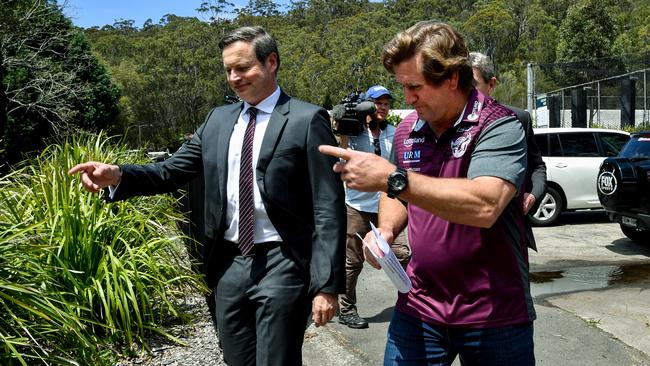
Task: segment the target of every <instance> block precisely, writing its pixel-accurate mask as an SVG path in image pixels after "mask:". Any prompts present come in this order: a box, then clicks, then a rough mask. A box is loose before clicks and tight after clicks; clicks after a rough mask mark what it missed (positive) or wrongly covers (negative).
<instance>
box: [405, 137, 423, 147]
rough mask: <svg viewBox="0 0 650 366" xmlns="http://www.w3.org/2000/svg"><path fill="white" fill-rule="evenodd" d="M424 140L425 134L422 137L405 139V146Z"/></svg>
mask: <svg viewBox="0 0 650 366" xmlns="http://www.w3.org/2000/svg"><path fill="white" fill-rule="evenodd" d="M423 142H424V136H422V137H411V138H408V139H404V146H405V147H411V146H413V144H421V143H423Z"/></svg>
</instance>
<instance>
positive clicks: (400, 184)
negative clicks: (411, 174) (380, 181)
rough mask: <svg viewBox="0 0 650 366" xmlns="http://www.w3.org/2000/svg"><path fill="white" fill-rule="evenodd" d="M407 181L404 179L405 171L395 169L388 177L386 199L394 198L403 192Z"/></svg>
mask: <svg viewBox="0 0 650 366" xmlns="http://www.w3.org/2000/svg"><path fill="white" fill-rule="evenodd" d="M407 185H408V180H407V179H406V169H404V168H397V169H395V171H394V172H392V173H391V174H390V175H389V176H388V191H387V192H386V193H388V197H390V198H395V197H397V196H399V195H400V193H402V192H404V190H405V189H406V186H407Z"/></svg>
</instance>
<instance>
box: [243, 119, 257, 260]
mask: <svg viewBox="0 0 650 366" xmlns="http://www.w3.org/2000/svg"><path fill="white" fill-rule="evenodd" d="M248 114H249V116H250V117H249V119H248V125H247V126H246V132H245V133H244V142H243V143H242V147H241V161H240V162H239V245H238V247H239V250H240V251H241V253H242V254H243V255H248V254H249V253H250V252H251V250H252V249H253V243H254V242H253V239H254V238H255V230H254V229H255V220H254V219H255V200H254V195H253V184H254V182H253V137H254V136H255V123H256V121H257V108H254V107H250V108H248Z"/></svg>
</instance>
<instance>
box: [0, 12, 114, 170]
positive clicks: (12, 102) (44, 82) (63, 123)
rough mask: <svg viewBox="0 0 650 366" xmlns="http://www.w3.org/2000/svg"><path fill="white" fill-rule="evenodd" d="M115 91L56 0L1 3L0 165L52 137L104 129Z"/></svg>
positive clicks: (109, 121) (110, 119)
mask: <svg viewBox="0 0 650 366" xmlns="http://www.w3.org/2000/svg"><path fill="white" fill-rule="evenodd" d="M118 95H119V91H118V90H117V88H116V87H115V86H114V85H113V84H112V83H111V80H110V78H109V76H108V74H107V73H106V69H105V67H104V66H102V65H101V64H100V63H99V62H98V61H97V59H96V58H95V57H94V56H93V55H92V54H91V52H90V45H89V43H88V41H87V40H86V37H85V35H84V34H83V32H80V31H79V30H77V29H75V28H74V27H73V26H72V23H71V22H70V20H69V19H66V18H65V17H64V16H63V14H62V12H61V10H60V9H59V7H58V6H57V5H56V2H55V1H53V0H8V1H2V2H0V170H4V171H6V169H7V165H5V164H3V163H6V162H8V163H15V162H17V161H19V160H20V159H21V158H22V156H23V154H24V153H26V152H31V151H39V150H41V149H42V148H43V147H44V146H45V145H46V144H47V139H48V138H50V137H52V136H54V135H57V134H59V135H60V134H64V133H69V132H70V131H74V130H79V129H84V130H100V129H106V128H110V127H111V126H112V124H113V121H114V119H115V117H116V115H117V114H118V105H117V101H118ZM2 151H3V152H2ZM2 165H4V168H2V167H1V166H2Z"/></svg>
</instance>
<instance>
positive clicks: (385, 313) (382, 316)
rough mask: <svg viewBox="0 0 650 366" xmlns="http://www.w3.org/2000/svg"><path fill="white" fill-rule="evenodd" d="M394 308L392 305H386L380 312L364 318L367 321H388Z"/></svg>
mask: <svg viewBox="0 0 650 366" xmlns="http://www.w3.org/2000/svg"><path fill="white" fill-rule="evenodd" d="M394 310H395V307H394V306H391V307H387V308H386V309H384V310H382V311H381V312H380V313H378V314H376V315H373V316H371V317H369V318H365V319H366V320H367V321H368V323H388V322H389V321H390V319H391V318H392V317H393V311H394Z"/></svg>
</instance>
